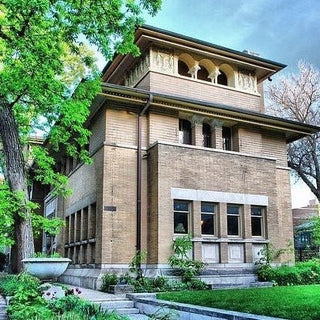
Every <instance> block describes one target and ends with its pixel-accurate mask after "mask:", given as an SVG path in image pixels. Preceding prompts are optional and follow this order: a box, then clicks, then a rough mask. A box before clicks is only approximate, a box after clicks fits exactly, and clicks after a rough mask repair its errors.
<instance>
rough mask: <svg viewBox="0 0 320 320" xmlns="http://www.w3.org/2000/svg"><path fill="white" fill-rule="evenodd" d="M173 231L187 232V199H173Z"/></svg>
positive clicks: (188, 204) (188, 205)
mask: <svg viewBox="0 0 320 320" xmlns="http://www.w3.org/2000/svg"><path fill="white" fill-rule="evenodd" d="M173 206H174V208H173V209H174V218H173V219H174V233H178V234H188V232H189V214H190V212H189V210H190V209H189V208H190V203H189V202H188V201H180V200H175V201H174V205H173Z"/></svg>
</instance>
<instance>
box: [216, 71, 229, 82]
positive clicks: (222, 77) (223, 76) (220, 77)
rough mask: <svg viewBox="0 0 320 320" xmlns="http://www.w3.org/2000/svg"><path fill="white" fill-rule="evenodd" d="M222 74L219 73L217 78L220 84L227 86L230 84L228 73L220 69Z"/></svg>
mask: <svg viewBox="0 0 320 320" xmlns="http://www.w3.org/2000/svg"><path fill="white" fill-rule="evenodd" d="M219 72H220V74H219V75H218V79H217V82H218V84H222V85H224V86H227V85H228V78H227V76H226V74H225V73H224V72H223V71H221V70H219Z"/></svg>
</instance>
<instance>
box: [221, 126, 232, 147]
mask: <svg viewBox="0 0 320 320" xmlns="http://www.w3.org/2000/svg"><path fill="white" fill-rule="evenodd" d="M222 142H223V146H222V147H223V150H231V128H229V127H222Z"/></svg>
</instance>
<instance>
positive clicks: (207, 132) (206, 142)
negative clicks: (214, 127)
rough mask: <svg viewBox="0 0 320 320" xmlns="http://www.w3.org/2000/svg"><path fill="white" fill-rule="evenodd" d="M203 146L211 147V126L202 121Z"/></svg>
mask: <svg viewBox="0 0 320 320" xmlns="http://www.w3.org/2000/svg"><path fill="white" fill-rule="evenodd" d="M202 136H203V146H204V147H206V148H211V127H210V125H209V124H207V123H204V124H203V125H202Z"/></svg>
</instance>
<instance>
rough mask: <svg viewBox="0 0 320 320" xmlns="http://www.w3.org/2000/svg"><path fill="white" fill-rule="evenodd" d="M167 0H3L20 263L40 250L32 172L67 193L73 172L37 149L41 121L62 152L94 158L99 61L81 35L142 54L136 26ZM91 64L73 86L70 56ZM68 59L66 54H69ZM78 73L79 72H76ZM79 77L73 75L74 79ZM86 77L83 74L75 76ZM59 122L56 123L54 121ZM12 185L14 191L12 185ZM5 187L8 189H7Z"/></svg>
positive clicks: (1, 99) (0, 126)
mask: <svg viewBox="0 0 320 320" xmlns="http://www.w3.org/2000/svg"><path fill="white" fill-rule="evenodd" d="M160 3H161V0H0V88H1V89H0V138H1V143H2V155H1V164H2V166H3V168H2V170H3V172H4V176H5V180H6V186H7V187H6V186H4V188H3V189H2V190H1V191H0V192H3V195H2V196H3V197H2V198H4V197H9V198H10V205H8V206H7V208H5V206H3V205H2V206H1V205H0V215H1V217H2V216H4V215H8V211H6V210H8V208H9V209H10V210H11V211H10V214H11V216H12V221H13V222H12V223H11V224H10V221H11V220H10V215H9V216H8V217H7V218H6V221H7V222H8V224H10V226H12V227H13V228H14V237H13V238H14V241H15V244H16V257H15V258H16V259H15V260H16V263H17V265H16V268H15V270H16V271H20V270H21V268H22V265H21V262H20V261H21V259H23V258H25V257H29V256H30V255H32V253H33V251H34V246H33V232H32V222H31V217H32V214H33V210H34V205H32V204H31V203H30V199H29V194H28V186H29V179H30V175H31V171H32V170H33V172H32V175H33V176H34V179H36V180H38V181H39V182H41V183H42V184H50V185H52V186H53V187H54V188H55V189H54V190H55V192H57V193H58V192H60V193H62V194H67V193H68V191H67V190H66V182H67V179H66V177H64V176H63V175H61V174H60V173H58V172H56V170H55V161H54V159H53V158H52V157H50V156H49V154H48V152H47V150H46V149H45V148H43V147H35V148H33V149H32V155H31V157H32V159H33V161H34V163H35V166H34V167H33V168H35V169H32V168H30V166H29V162H28V158H29V157H30V155H28V154H27V153H26V152H25V151H26V150H27V149H28V148H27V147H28V143H29V141H28V139H29V136H30V133H31V132H33V131H34V130H36V129H41V130H47V131H48V134H47V137H46V138H47V144H48V145H50V148H51V149H52V150H54V151H56V152H58V150H59V149H61V148H62V147H63V150H64V151H65V152H66V154H67V155H69V156H72V157H78V158H80V160H82V161H86V162H88V161H90V160H89V155H88V153H87V151H86V150H85V148H84V147H85V146H86V145H87V143H88V138H89V135H90V132H89V131H88V130H87V129H85V128H84V127H83V124H84V122H85V120H86V118H87V116H88V113H89V106H90V103H91V101H92V99H93V98H94V96H95V95H96V94H97V92H98V91H99V89H100V80H99V75H98V73H97V70H96V69H95V67H94V61H93V59H92V57H90V55H88V54H86V50H83V42H84V41H87V42H88V43H90V44H92V45H95V46H97V47H98V49H99V50H100V51H101V52H102V53H103V55H104V56H105V57H106V58H107V59H108V58H110V57H111V56H112V54H113V53H114V52H118V53H120V54H127V53H131V54H133V55H135V56H136V55H138V54H139V49H138V48H137V47H136V46H135V45H134V44H133V39H134V30H135V28H136V27H137V26H138V25H140V24H141V23H142V19H141V15H142V13H143V12H144V11H146V12H148V13H150V14H155V13H156V11H157V10H158V9H159V7H160ZM70 55H71V56H73V57H77V58H78V60H80V61H81V63H82V64H83V65H84V66H85V68H84V71H83V72H80V74H83V73H84V72H85V74H86V80H85V81H81V82H80V83H79V85H78V86H77V89H76V90H75V91H74V92H72V90H71V89H70V88H75V87H76V86H75V83H73V86H71V87H70V81H69V82H68V81H66V79H69V80H70V77H68V76H66V73H68V72H69V73H71V72H72V71H73V70H74V68H73V67H70V64H69V67H67V66H66V61H68V60H69V59H68V57H69V56H70ZM67 64H68V62H67ZM73 78H74V77H73ZM74 80H75V79H74ZM77 80H80V79H77ZM53 125H54V126H53ZM8 190H9V193H8ZM4 193H5V194H4Z"/></svg>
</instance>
